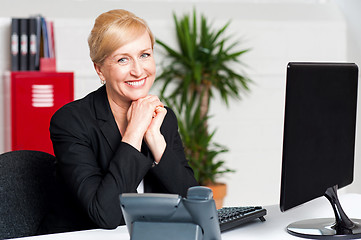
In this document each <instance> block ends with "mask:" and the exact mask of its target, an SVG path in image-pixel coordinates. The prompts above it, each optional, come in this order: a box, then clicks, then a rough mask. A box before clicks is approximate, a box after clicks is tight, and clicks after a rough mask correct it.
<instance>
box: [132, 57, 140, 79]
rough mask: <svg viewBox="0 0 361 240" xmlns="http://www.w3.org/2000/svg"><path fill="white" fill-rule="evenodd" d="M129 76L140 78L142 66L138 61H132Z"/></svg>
mask: <svg viewBox="0 0 361 240" xmlns="http://www.w3.org/2000/svg"><path fill="white" fill-rule="evenodd" d="M130 74H131V75H132V76H135V77H140V76H141V75H142V64H141V63H140V62H139V61H138V60H134V61H133V64H132V67H131V69H130Z"/></svg>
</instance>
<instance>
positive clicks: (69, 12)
mask: <svg viewBox="0 0 361 240" xmlns="http://www.w3.org/2000/svg"><path fill="white" fill-rule="evenodd" d="M6 2H7V4H5V5H4V4H3V5H2V8H1V9H0V17H2V18H0V71H1V72H4V71H5V70H6V69H8V68H9V62H8V56H9V52H8V50H7V49H8V48H7V46H8V44H9V40H8V34H7V32H8V26H9V23H10V20H9V17H11V16H28V15H29V14H35V13H42V14H43V15H44V16H46V17H47V18H49V19H53V20H54V21H55V34H56V35H55V36H56V44H57V45H56V50H57V67H58V70H59V71H74V72H75V97H76V98H80V97H83V96H84V95H85V94H87V93H88V92H90V91H92V90H94V89H96V88H97V87H99V86H100V83H99V80H98V78H97V76H96V74H95V72H94V70H93V68H92V64H91V61H90V60H89V57H88V48H87V42H86V39H87V36H88V34H89V31H90V29H91V27H92V24H93V22H94V18H95V17H96V16H97V15H98V14H100V13H101V12H104V11H106V10H109V9H112V8H125V9H128V10H130V11H133V12H134V13H136V14H137V15H139V16H141V17H143V18H144V19H146V20H147V21H148V23H149V25H150V27H151V29H152V30H153V32H154V34H155V36H156V37H157V38H159V39H161V40H163V41H165V42H167V43H169V44H172V43H174V36H173V33H174V26H173V22H172V12H173V11H174V12H176V13H177V14H181V13H184V12H187V13H190V12H191V11H192V9H193V6H195V7H196V8H197V10H198V12H202V13H204V14H205V15H206V16H207V17H208V18H210V19H213V20H214V24H215V25H218V26H219V25H222V24H225V22H226V21H228V20H229V19H232V23H231V25H230V27H229V33H230V34H234V35H235V37H236V38H240V39H242V40H243V44H242V45H241V46H239V47H240V49H243V48H252V50H251V51H250V52H249V53H247V54H246V55H245V56H244V58H242V60H243V62H245V63H246V64H247V65H248V68H247V69H246V72H247V74H248V75H249V77H250V78H251V79H252V80H253V81H254V84H252V86H251V92H250V93H249V94H247V95H246V96H243V99H242V101H232V102H231V104H230V107H229V108H226V107H225V106H224V104H222V103H221V102H220V101H219V98H218V99H216V100H215V101H214V102H212V106H211V114H213V115H214V117H213V118H212V119H211V122H210V125H211V127H214V128H217V129H218V130H217V134H216V137H215V140H216V141H217V142H219V143H221V144H223V145H225V146H228V147H229V149H230V152H229V153H227V154H225V155H224V159H225V160H226V164H227V166H229V167H231V168H234V169H235V170H237V172H236V173H234V174H228V175H227V176H225V177H224V178H222V179H221V180H223V181H225V182H227V183H228V186H229V191H228V196H227V198H226V204H227V205H246V204H251V205H255V204H261V205H267V204H276V203H278V201H279V188H280V175H281V173H280V172H281V159H282V156H281V155H282V153H281V152H282V134H283V111H284V91H285V70H286V65H287V63H288V62H290V61H348V60H349V59H348V57H349V55H348V53H349V52H350V50H348V48H347V46H348V42H349V41H350V40H348V34H347V22H346V20H345V18H344V17H343V15H342V12H341V11H340V10H339V8H338V7H337V5H335V4H334V3H333V2H332V1H327V0H323V1H318V0H293V1H282V0H259V1H250V0H243V1H242V0H239V1H236V0H233V1H232V0H228V1H227V0H226V1H224V0H213V1H201V0H198V1H196V0H173V1H172V0H158V1H150V0H138V1H137V0H134V1H129V0H128V1H121V0H118V1H117V0H102V1H96V0H64V1H40V0H37V1H35V0H33V1H30V2H31V3H30V2H28V1H26V0H17V1H16V0H6ZM14 5H19V6H20V5H21V6H22V8H15V7H14ZM158 50H159V49H158V48H157V47H156V59H157V62H159V61H161V59H162V57H161V54H160V52H159V51H158ZM359 60H360V59H358V60H357V61H358V62H359V63H360V61H359ZM355 61H356V60H355ZM359 65H360V64H359ZM0 88H2V86H1V87H0ZM0 90H1V89H0ZM154 93H156V89H155V90H154ZM2 105H3V104H2V102H1V103H0V111H2ZM0 124H1V122H0ZM1 125H2V124H1ZM3 130H4V129H3V128H0V133H3ZM2 135H3V134H2ZM235 136H237V137H235ZM2 146H3V143H2V142H1V141H0V152H1V151H2ZM357 146H359V144H358V145H357ZM359 162H360V161H359V160H357V164H359ZM357 166H359V165H357ZM360 174H361V173H360V171H358V173H357V175H360ZM358 184H359V185H358V187H356V188H354V190H355V191H359V192H361V190H360V189H361V188H360V187H359V186H361V184H360V183H358Z"/></svg>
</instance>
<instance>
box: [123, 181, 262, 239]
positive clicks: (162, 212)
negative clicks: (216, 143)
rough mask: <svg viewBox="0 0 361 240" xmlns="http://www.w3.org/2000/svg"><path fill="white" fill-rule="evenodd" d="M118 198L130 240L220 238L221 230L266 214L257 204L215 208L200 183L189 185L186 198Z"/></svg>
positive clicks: (131, 195)
mask: <svg viewBox="0 0 361 240" xmlns="http://www.w3.org/2000/svg"><path fill="white" fill-rule="evenodd" d="M119 199H120V206H121V209H122V212H123V215H124V219H125V222H126V225H127V228H128V232H129V234H130V237H131V239H132V240H140V239H147V240H153V239H154V240H169V239H172V240H183V239H184V240H191V239H195V240H218V239H219V240H220V239H221V234H220V233H221V231H224V230H228V229H230V228H234V227H237V226H239V225H241V224H243V223H245V222H249V221H252V220H254V219H257V218H260V219H261V220H262V221H264V220H265V219H264V217H263V216H264V215H266V210H265V209H263V208H261V207H231V208H223V209H219V210H217V209H216V206H215V203H214V200H213V192H212V190H211V189H209V188H207V187H201V186H197V187H191V188H189V189H188V193H187V197H186V198H182V197H180V196H179V195H176V194H154V193H144V194H137V193H125V194H121V195H120V197H119Z"/></svg>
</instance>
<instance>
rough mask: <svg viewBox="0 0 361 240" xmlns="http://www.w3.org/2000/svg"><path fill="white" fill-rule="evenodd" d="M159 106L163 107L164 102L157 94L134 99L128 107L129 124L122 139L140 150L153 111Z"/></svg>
mask: <svg viewBox="0 0 361 240" xmlns="http://www.w3.org/2000/svg"><path fill="white" fill-rule="evenodd" d="M157 107H163V103H162V102H161V101H160V100H159V98H158V97H157V96H153V95H148V96H146V97H144V98H140V99H138V100H136V101H133V102H132V104H131V106H130V108H129V109H128V113H127V120H128V125H127V128H126V129H125V132H124V136H123V138H122V141H124V142H127V143H128V144H130V145H132V146H133V147H135V148H136V149H138V150H139V151H140V149H141V145H142V140H143V137H144V135H145V132H146V131H147V129H148V127H149V125H150V124H151V122H152V120H153V113H154V112H155V109H156V108H157Z"/></svg>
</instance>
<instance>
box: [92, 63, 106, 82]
mask: <svg viewBox="0 0 361 240" xmlns="http://www.w3.org/2000/svg"><path fill="white" fill-rule="evenodd" d="M94 68H95V71H96V72H97V74H98V76H99V78H100V80H102V81H105V77H104V75H103V73H102V68H101V66H99V65H98V64H96V63H94Z"/></svg>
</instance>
